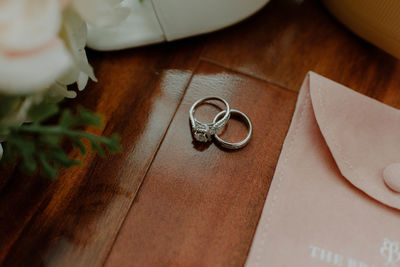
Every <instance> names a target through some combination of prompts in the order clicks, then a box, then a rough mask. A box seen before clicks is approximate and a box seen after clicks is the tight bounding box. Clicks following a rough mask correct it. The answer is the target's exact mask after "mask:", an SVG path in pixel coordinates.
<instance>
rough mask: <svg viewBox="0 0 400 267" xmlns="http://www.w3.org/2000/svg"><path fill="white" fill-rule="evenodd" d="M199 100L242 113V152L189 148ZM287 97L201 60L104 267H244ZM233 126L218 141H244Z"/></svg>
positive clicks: (290, 96)
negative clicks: (192, 112)
mask: <svg viewBox="0 0 400 267" xmlns="http://www.w3.org/2000/svg"><path fill="white" fill-rule="evenodd" d="M205 95H216V96H221V97H223V98H225V99H226V100H227V101H228V102H229V103H230V104H231V106H232V107H233V108H236V109H240V110H242V111H243V112H245V113H246V114H248V116H249V117H250V118H251V120H252V121H253V124H254V134H253V139H252V141H251V143H250V144H249V145H248V146H247V147H245V148H244V149H242V150H239V151H236V152H231V151H225V150H223V149H220V148H218V147H217V146H215V145H213V144H211V145H206V146H204V145H202V146H196V144H194V143H193V139H192V136H191V132H190V128H189V124H188V110H189V108H190V106H191V105H192V103H193V102H194V101H196V100H197V99H199V98H200V97H202V96H205ZM295 100H296V94H295V93H293V92H290V91H288V90H286V89H282V88H277V87H275V86H273V85H270V84H268V83H265V82H262V81H259V80H255V79H253V78H249V77H246V76H243V75H240V74H237V73H232V72H227V71H226V70H225V69H223V68H219V67H216V66H214V65H210V64H207V63H202V64H201V66H200V68H199V70H198V71H197V72H196V74H195V76H194V77H193V80H192V82H191V84H190V87H189V88H188V91H187V93H186V95H185V98H184V100H183V102H182V104H181V105H180V107H179V109H178V112H177V114H176V115H175V117H174V120H173V122H172V124H171V126H170V128H169V130H168V133H167V136H166V138H165V139H164V141H163V144H162V145H161V148H160V150H159V152H158V153H157V156H156V158H155V160H154V162H153V164H152V166H151V167H150V170H149V173H148V175H147V176H146V179H145V182H144V184H143V185H142V187H141V190H140V192H139V193H138V195H137V198H136V200H135V202H134V203H133V205H132V208H131V210H130V212H129V214H128V216H127V219H126V221H125V223H124V225H123V227H122V229H121V232H120V234H119V236H118V239H117V241H116V243H115V245H114V247H113V249H112V252H111V255H110V257H109V258H108V261H107V264H106V266H166V265H169V266H238V265H241V264H244V260H245V259H246V255H247V251H248V249H249V246H250V244H251V240H252V237H253V233H254V230H255V227H256V225H257V222H258V218H259V216H260V212H261V209H262V206H263V203H264V200H265V197H266V194H267V191H268V188H269V185H270V182H271V179H272V175H273V172H274V169H275V164H276V162H277V159H278V156H279V151H280V148H281V145H282V143H283V139H284V137H285V133H286V131H287V129H288V126H289V122H290V120H291V116H292V112H293V110H294V105H295ZM211 117H212V116H211ZM209 119H210V118H209ZM232 126H234V127H232ZM238 127H240V125H239V123H236V124H235V125H228V129H227V130H226V131H227V135H229V136H225V138H229V139H230V140H233V139H238V138H240V136H244V135H243V133H244V131H237V129H240V128H238ZM242 127H243V128H245V126H242ZM229 133H230V134H229Z"/></svg>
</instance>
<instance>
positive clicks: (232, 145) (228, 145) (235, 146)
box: [214, 109, 253, 149]
mask: <svg viewBox="0 0 400 267" xmlns="http://www.w3.org/2000/svg"><path fill="white" fill-rule="evenodd" d="M224 114H225V115H226V111H225V110H223V111H221V112H220V113H218V114H217V115H216V116H215V118H214V122H215V121H218V120H219V118H220V117H221V116H223V115H224ZM231 114H236V115H239V116H240V117H242V118H244V119H245V121H246V124H247V127H248V129H249V133H248V134H247V136H246V138H245V139H243V140H242V141H240V142H237V143H230V142H227V141H224V140H222V139H221V137H219V136H218V134H215V135H214V137H215V140H216V141H217V142H218V143H219V144H220V145H221V146H222V147H224V148H228V149H239V148H242V147H244V146H246V145H247V144H248V143H249V141H250V138H251V134H252V132H253V126H252V125H251V121H250V119H249V117H247V115H246V114H244V113H243V112H241V111H239V110H236V109H231Z"/></svg>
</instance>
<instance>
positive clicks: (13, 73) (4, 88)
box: [0, 39, 71, 94]
mask: <svg viewBox="0 0 400 267" xmlns="http://www.w3.org/2000/svg"><path fill="white" fill-rule="evenodd" d="M70 65H71V58H70V54H69V52H68V51H67V49H66V48H65V46H64V45H63V43H62V42H61V40H58V39H55V40H54V41H53V42H52V44H51V45H50V46H48V47H46V48H45V49H42V50H40V51H37V52H36V53H33V54H29V55H25V54H24V55H21V56H18V55H13V56H6V55H1V54H0V92H1V93H5V94H29V93H32V92H35V91H39V90H41V89H45V88H47V87H49V86H50V85H51V84H52V83H54V82H55V80H56V79H57V78H58V77H60V76H61V75H62V74H63V73H64V72H65V71H66V70H68V68H69V67H70Z"/></svg>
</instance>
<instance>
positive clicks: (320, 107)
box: [246, 72, 400, 267]
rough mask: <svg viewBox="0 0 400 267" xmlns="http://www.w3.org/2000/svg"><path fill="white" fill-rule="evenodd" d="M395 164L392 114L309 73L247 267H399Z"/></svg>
mask: <svg viewBox="0 0 400 267" xmlns="http://www.w3.org/2000/svg"><path fill="white" fill-rule="evenodd" d="M399 90H400V88H399ZM396 162H400V113H399V110H397V109H394V108H392V107H389V106H387V105H384V104H382V103H380V102H378V101H376V100H374V99H371V98H368V97H366V96H364V95H361V94H359V93H356V92H355V91H352V90H350V89H349V88H346V87H344V86H342V85H340V84H338V83H335V82H333V81H331V80H328V79H326V78H324V77H322V76H319V75H318V74H315V73H313V72H310V73H309V74H308V75H307V77H306V79H305V80H304V83H303V85H302V88H301V90H300V94H299V98H298V101H297V106H296V111H295V113H294V116H293V120H292V124H291V126H290V129H289V132H288V135H287V137H286V140H285V142H284V145H283V149H282V152H281V155H280V158H279V162H278V165H277V168H276V172H275V175H274V179H273V181H272V185H271V188H270V191H269V194H268V198H267V200H266V203H265V206H264V209H263V212H262V215H261V219H260V222H259V225H258V227H257V231H256V234H255V236H254V241H253V244H252V247H251V250H250V253H249V257H248V260H247V263H246V265H247V266H270V267H296V266H305V267H312V266H322V267H324V266H327V267H328V266H344V267H371V266H375V267H378V266H400V246H399V241H400V210H399V209H400V193H397V192H395V191H392V190H391V189H390V188H389V187H388V186H387V185H386V184H385V182H384V180H383V176H382V173H383V170H384V169H385V168H386V167H387V166H388V165H390V164H392V163H396ZM398 174H399V175H400V170H399V171H398ZM399 180H400V177H399Z"/></svg>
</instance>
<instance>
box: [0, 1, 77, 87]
mask: <svg viewBox="0 0 400 267" xmlns="http://www.w3.org/2000/svg"><path fill="white" fill-rule="evenodd" d="M61 8H62V6H61V3H60V1H59V0H2V1H0V29H1V31H0V93H6V94H30V93H32V92H36V91H40V90H44V89H47V88H48V87H49V86H50V85H51V84H52V83H53V82H54V81H55V80H56V79H57V78H58V77H60V76H61V75H62V74H63V73H64V72H65V71H66V70H67V69H68V68H69V67H70V65H71V59H70V54H69V52H68V50H67V49H66V47H65V46H64V44H63V42H62V41H61V40H60V39H59V38H58V33H59V30H60V26H61Z"/></svg>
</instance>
